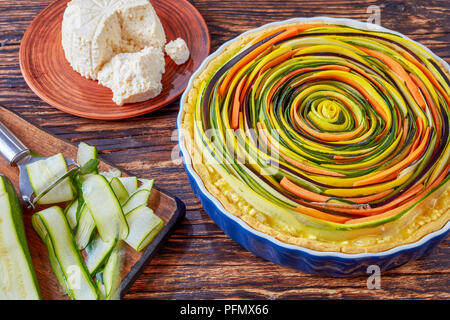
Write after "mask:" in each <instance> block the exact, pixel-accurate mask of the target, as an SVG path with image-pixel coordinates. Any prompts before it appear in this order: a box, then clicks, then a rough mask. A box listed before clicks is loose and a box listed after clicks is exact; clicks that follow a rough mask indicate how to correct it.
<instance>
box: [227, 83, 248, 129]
mask: <svg viewBox="0 0 450 320" xmlns="http://www.w3.org/2000/svg"><path fill="white" fill-rule="evenodd" d="M246 79H247V76H245V77H244V78H242V80H241V81H240V82H239V84H238V86H237V88H236V92H235V94H234V102H233V110H232V113H231V127H232V128H233V129H234V130H236V129H238V128H239V112H240V110H241V103H240V96H241V91H242V86H243V85H244V83H245V80H246Z"/></svg>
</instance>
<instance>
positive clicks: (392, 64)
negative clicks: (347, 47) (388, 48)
mask: <svg viewBox="0 0 450 320" xmlns="http://www.w3.org/2000/svg"><path fill="white" fill-rule="evenodd" d="M358 48H359V49H361V50H362V51H364V52H365V53H367V54H369V55H371V56H372V57H375V58H378V59H380V60H381V61H383V62H384V63H385V64H386V65H387V66H388V67H389V68H391V69H392V71H394V73H396V74H397V75H398V76H399V77H400V79H402V80H403V81H404V82H405V83H406V87H407V88H408V90H409V91H410V92H411V95H412V96H413V98H414V100H415V101H416V102H417V104H418V105H419V106H420V107H421V108H422V109H423V110H425V108H426V104H425V100H424V99H423V97H422V95H421V94H420V91H419V89H418V88H417V86H416V85H415V84H414V82H413V81H412V80H411V78H410V77H409V75H408V73H407V72H406V71H405V69H403V67H402V65H401V64H400V63H398V62H397V61H395V60H394V59H392V58H391V57H389V56H388V55H386V54H384V53H382V52H379V51H375V50H372V49H368V48H364V47H360V46H358Z"/></svg>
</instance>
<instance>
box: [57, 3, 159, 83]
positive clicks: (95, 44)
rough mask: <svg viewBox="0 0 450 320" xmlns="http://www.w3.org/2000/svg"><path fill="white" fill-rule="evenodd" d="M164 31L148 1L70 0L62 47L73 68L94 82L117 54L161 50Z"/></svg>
mask: <svg viewBox="0 0 450 320" xmlns="http://www.w3.org/2000/svg"><path fill="white" fill-rule="evenodd" d="M165 43H166V37H165V34H164V28H163V26H162V24H161V21H160V20H159V18H158V16H157V14H156V12H155V10H154V8H153V7H152V5H151V4H150V2H149V1H148V0H102V1H96V0H72V1H70V2H69V3H68V4H67V8H66V10H65V12H64V18H63V23H62V46H63V49H64V53H65V56H66V59H67V60H68V62H69V63H70V65H71V66H72V68H73V69H74V70H75V71H77V72H78V73H80V74H81V75H82V76H83V77H86V78H88V79H93V80H97V79H98V72H99V71H100V70H101V68H102V67H103V66H104V65H105V63H107V62H108V61H109V60H111V58H113V57H114V56H115V55H117V54H120V53H132V52H138V51H140V50H142V49H144V48H145V47H148V46H152V47H155V48H160V49H161V50H162V48H163V47H164V44H165Z"/></svg>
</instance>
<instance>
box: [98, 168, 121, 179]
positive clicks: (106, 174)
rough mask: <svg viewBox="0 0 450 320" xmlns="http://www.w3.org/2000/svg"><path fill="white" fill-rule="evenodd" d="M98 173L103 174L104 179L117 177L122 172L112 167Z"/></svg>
mask: <svg viewBox="0 0 450 320" xmlns="http://www.w3.org/2000/svg"><path fill="white" fill-rule="evenodd" d="M100 174H101V175H102V176H104V177H105V178H106V179H111V178H119V177H120V176H121V175H122V172H121V171H120V170H119V169H117V168H114V169H111V170H109V171H106V172H100Z"/></svg>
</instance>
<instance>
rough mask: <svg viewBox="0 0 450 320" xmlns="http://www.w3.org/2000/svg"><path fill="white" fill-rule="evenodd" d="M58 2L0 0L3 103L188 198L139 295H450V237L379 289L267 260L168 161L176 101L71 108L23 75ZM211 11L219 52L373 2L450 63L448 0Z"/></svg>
mask: <svg viewBox="0 0 450 320" xmlns="http://www.w3.org/2000/svg"><path fill="white" fill-rule="evenodd" d="M49 2H50V0H23V1H21V3H20V6H19V5H16V4H15V2H14V1H12V0H0V12H1V13H2V14H1V15H0V104H3V105H5V106H7V107H8V108H10V109H12V110H14V111H16V112H18V113H20V115H21V116H22V117H24V118H25V119H27V120H29V121H31V122H33V123H35V124H37V125H40V126H43V127H45V128H46V129H48V130H49V131H50V132H52V133H53V134H55V135H57V136H59V137H63V138H66V139H69V140H71V141H73V142H78V141H86V142H89V143H93V144H96V145H97V146H98V147H99V149H100V152H101V154H102V157H104V158H105V160H107V161H110V162H112V163H115V164H116V165H118V166H121V167H123V168H124V169H127V170H129V171H131V172H132V173H134V174H138V175H142V174H144V175H147V176H150V175H152V176H155V177H156V178H157V180H158V186H160V187H161V188H163V189H165V190H167V191H169V192H171V193H173V194H175V195H177V196H179V197H180V198H181V199H182V200H183V201H185V203H186V205H187V208H188V212H187V215H186V219H185V221H184V222H183V223H182V225H181V226H180V228H178V229H177V231H176V232H175V234H174V235H173V237H172V238H171V239H170V240H169V241H168V243H167V245H166V246H165V247H164V248H163V249H162V250H161V251H160V252H159V254H158V255H157V256H156V257H155V259H154V260H153V262H152V263H151V264H150V265H149V266H148V268H147V269H146V271H145V274H144V275H143V276H141V277H140V278H139V280H138V281H137V282H136V284H135V286H133V288H131V291H130V294H129V295H128V296H127V298H129V299H133V298H152V299H153V298H155V299H173V298H187V299H192V298H205V299H206V298H227V299H228V298H245V299H251V298H261V299H275V298H276V299H281V298H283V299H295V298H297V299H298V298H381V299H388V298H399V299H402V298H403V299H405V298H413V299H419V298H424V299H430V298H443V299H448V298H449V297H450V289H449V288H450V285H449V284H450V283H449V281H450V280H449V279H450V277H449V274H450V261H449V259H448V257H449V255H450V240H446V241H444V242H443V243H442V244H441V245H440V247H439V248H438V250H436V251H435V252H433V254H431V255H430V256H428V257H426V258H424V259H421V260H419V261H416V262H413V263H410V264H408V265H406V266H404V267H402V268H399V269H396V270H393V271H390V272H387V273H386V274H384V275H383V276H382V289H381V290H368V289H367V288H366V278H364V277H360V278H355V279H328V278H318V277H314V276H311V275H307V274H303V273H300V272H297V271H295V270H290V269H287V268H282V267H279V266H276V265H274V264H272V263H269V262H266V261H264V260H262V259H260V258H258V257H255V256H254V255H253V254H251V253H249V252H247V251H246V250H244V249H243V248H242V247H240V246H239V245H238V244H236V243H234V242H233V241H231V240H230V239H229V238H228V237H227V236H226V235H225V234H224V233H223V232H222V231H221V230H220V229H218V228H217V226H216V225H215V224H214V223H213V222H212V221H211V220H210V219H209V217H208V216H207V215H206V213H205V212H204V211H203V210H202V209H201V205H200V203H199V202H198V200H197V199H196V198H195V196H194V195H193V193H192V191H191V189H190V187H189V185H188V181H187V177H186V174H185V172H184V170H183V168H182V166H181V165H179V164H176V163H173V162H172V161H170V160H169V159H170V156H171V153H172V151H173V148H174V147H175V146H176V141H175V140H176V139H174V138H173V137H174V136H173V135H172V131H173V130H174V129H175V128H176V114H177V112H178V108H179V106H178V102H175V103H173V104H171V105H169V106H167V107H165V108H164V109H163V110H160V111H158V112H155V113H152V114H148V115H145V116H141V117H138V118H136V119H131V120H126V121H120V122H104V121H93V120H87V119H81V118H77V117H73V116H70V115H66V114H64V113H62V112H60V111H58V110H56V109H54V108H52V107H50V106H48V105H47V104H46V103H44V102H42V101H41V100H40V99H39V98H38V97H36V96H35V95H34V94H33V93H32V92H31V90H30V89H29V88H28V87H27V85H26V83H25V82H24V80H23V78H22V76H21V73H20V70H19V64H18V51H19V44H20V40H21V38H22V36H23V33H24V32H25V30H26V28H27V26H28V25H29V23H30V22H31V21H32V19H33V18H34V17H35V15H36V14H37V13H38V12H39V11H40V10H41V9H43V8H44V7H45V6H46V5H47V4H48V3H49ZM190 2H191V3H193V4H194V5H195V6H196V7H197V8H198V9H199V11H200V12H201V13H202V15H203V16H204V18H205V20H206V22H207V24H208V27H209V29H210V35H211V40H212V50H215V49H216V48H218V47H219V46H220V45H221V44H222V43H223V42H224V41H227V40H229V39H231V38H233V37H235V36H237V35H238V34H240V33H241V32H244V31H247V30H249V29H251V28H254V27H258V26H260V25H262V24H264V23H268V22H273V21H277V20H282V19H288V18H293V17H300V16H301V17H311V16H332V17H345V18H353V19H357V20H361V21H366V20H367V18H368V17H369V14H368V13H367V7H368V6H369V5H379V6H380V7H381V24H382V25H383V26H385V27H387V28H391V29H394V30H397V31H399V32H402V33H404V34H406V35H408V36H409V37H411V38H412V39H414V40H417V41H419V42H421V43H423V44H424V45H426V46H428V47H429V48H430V49H431V50H433V51H434V52H435V53H436V54H438V55H439V56H441V57H442V58H443V59H444V60H446V61H447V62H450V48H449V42H450V24H449V17H450V2H449V1H448V0H429V1H419V0H387V1H379V0H356V1H350V0H316V1H307V0H279V1H266V0H252V1H234V0H224V1H208V0H192V1H190Z"/></svg>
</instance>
